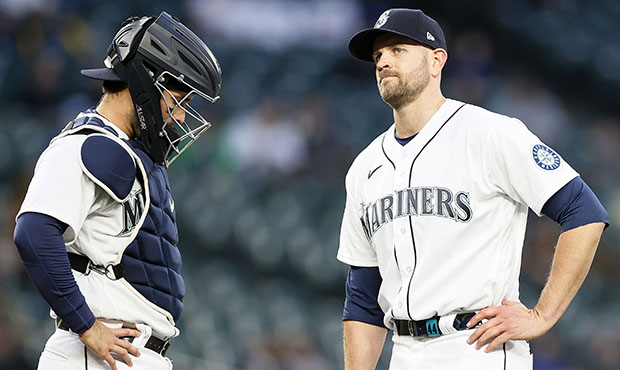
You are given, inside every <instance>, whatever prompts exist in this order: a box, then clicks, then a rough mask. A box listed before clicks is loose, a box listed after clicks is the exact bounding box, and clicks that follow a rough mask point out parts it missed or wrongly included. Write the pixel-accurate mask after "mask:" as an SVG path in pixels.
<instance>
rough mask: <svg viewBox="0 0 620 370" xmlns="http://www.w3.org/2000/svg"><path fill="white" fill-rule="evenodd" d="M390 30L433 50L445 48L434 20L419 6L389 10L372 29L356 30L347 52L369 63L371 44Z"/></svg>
mask: <svg viewBox="0 0 620 370" xmlns="http://www.w3.org/2000/svg"><path fill="white" fill-rule="evenodd" d="M385 33H391V34H394V35H400V36H404V37H407V38H409V39H411V40H414V41H416V42H418V43H420V44H422V45H426V46H428V47H430V48H432V49H444V50H445V51H448V47H447V45H446V38H445V36H444V35H443V31H442V30H441V26H440V25H439V23H437V21H435V20H434V19H433V18H431V17H429V16H428V15H426V14H424V12H423V11H421V10H419V9H388V10H386V11H385V12H383V14H381V16H380V17H379V19H378V20H377V22H376V23H375V26H374V27H373V28H367V29H365V30H361V31H359V32H358V33H356V34H355V35H354V36H353V37H352V38H351V40H350V41H349V52H350V53H351V54H352V55H353V56H354V57H356V58H358V59H361V60H365V61H367V62H372V61H373V60H372V52H373V50H372V46H373V42H374V40H375V37H377V36H378V35H380V34H385Z"/></svg>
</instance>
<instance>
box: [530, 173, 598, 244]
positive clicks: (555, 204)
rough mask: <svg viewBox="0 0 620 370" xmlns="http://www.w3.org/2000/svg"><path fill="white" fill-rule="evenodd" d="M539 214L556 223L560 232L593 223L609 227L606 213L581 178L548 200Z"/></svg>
mask: <svg viewBox="0 0 620 370" xmlns="http://www.w3.org/2000/svg"><path fill="white" fill-rule="evenodd" d="M541 213H542V214H544V215H546V216H549V218H551V219H552V220H553V221H555V222H558V223H559V224H560V225H561V226H562V232H564V231H567V230H570V229H574V228H577V227H579V226H583V225H587V224H590V223H593V222H604V223H605V224H606V225H605V227H607V226H609V215H608V214H607V211H606V210H605V208H603V205H602V204H601V202H600V201H599V200H598V198H597V197H596V195H594V193H593V192H592V189H590V187H589V186H588V185H587V184H586V183H585V182H584V181H583V180H582V179H581V177H576V178H574V179H572V180H571V181H570V182H569V183H568V184H566V185H564V187H562V189H560V190H558V191H557V192H556V193H555V194H554V195H553V196H552V197H551V198H549V200H547V202H546V203H545V205H544V206H543V208H542V212H541Z"/></svg>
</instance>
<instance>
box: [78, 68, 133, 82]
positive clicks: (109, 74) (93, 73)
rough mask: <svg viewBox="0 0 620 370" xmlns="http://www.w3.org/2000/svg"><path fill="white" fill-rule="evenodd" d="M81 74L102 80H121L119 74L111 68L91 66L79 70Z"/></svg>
mask: <svg viewBox="0 0 620 370" xmlns="http://www.w3.org/2000/svg"><path fill="white" fill-rule="evenodd" d="M80 73H81V74H82V76H86V77H88V78H92V79H95V80H103V81H122V80H123V79H121V78H120V76H119V75H117V74H116V72H114V70H113V69H111V68H92V69H83V70H81V71H80Z"/></svg>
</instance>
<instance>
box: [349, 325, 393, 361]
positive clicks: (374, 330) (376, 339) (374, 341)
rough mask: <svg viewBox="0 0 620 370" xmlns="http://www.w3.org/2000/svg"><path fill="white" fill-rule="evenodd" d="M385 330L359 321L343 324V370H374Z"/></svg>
mask: <svg viewBox="0 0 620 370" xmlns="http://www.w3.org/2000/svg"><path fill="white" fill-rule="evenodd" d="M386 334H387V329H386V328H382V327H380V326H375V325H371V324H367V323H365V322H361V321H345V322H344V368H345V370H374V369H375V368H376V367H377V362H378V361H379V357H380V356H381V351H382V350H383V344H384V343H385V336H386Z"/></svg>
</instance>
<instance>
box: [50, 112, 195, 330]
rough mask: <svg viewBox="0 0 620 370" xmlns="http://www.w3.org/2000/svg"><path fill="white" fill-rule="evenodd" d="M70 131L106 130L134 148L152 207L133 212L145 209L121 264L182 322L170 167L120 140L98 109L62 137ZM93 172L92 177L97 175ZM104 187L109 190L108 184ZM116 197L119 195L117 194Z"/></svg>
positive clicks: (182, 290)
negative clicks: (99, 114)
mask: <svg viewBox="0 0 620 370" xmlns="http://www.w3.org/2000/svg"><path fill="white" fill-rule="evenodd" d="M69 134H95V135H101V134H104V135H105V136H107V137H109V138H111V139H113V140H114V141H115V142H117V143H118V144H119V146H121V147H122V148H123V149H124V150H126V151H128V152H129V154H130V155H131V156H132V158H134V160H135V161H136V167H137V173H136V176H137V180H138V181H139V182H140V184H141V185H142V187H143V194H144V196H145V200H144V204H145V205H146V206H145V207H137V208H136V209H133V210H132V212H140V211H141V212H142V214H141V215H139V216H138V215H136V216H137V219H138V218H139V221H138V222H137V225H136V226H139V230H138V231H137V233H135V232H134V233H132V235H133V239H132V240H131V241H130V242H129V244H128V245H127V246H126V248H125V249H124V251H121V252H120V253H122V257H121V258H120V263H119V264H118V265H120V266H122V269H120V270H123V277H122V278H124V279H125V280H126V281H127V282H128V283H129V284H130V285H131V286H132V287H133V288H134V289H135V290H136V291H137V292H138V293H139V294H140V295H142V297H143V298H145V299H147V300H148V301H150V302H151V303H153V304H155V305H157V306H158V307H159V308H161V309H164V310H165V311H167V312H168V313H169V314H170V315H172V318H173V319H174V321H177V320H178V319H179V317H180V316H181V313H182V312H183V297H184V296H185V285H184V282H183V278H182V277H181V274H180V272H181V253H180V252H179V249H178V247H177V243H178V229H177V224H176V215H175V211H174V200H173V199H172V194H171V192H170V184H169V182H168V174H167V171H166V169H165V168H164V167H163V166H162V165H160V164H159V163H155V162H154V161H153V160H152V159H151V158H150V157H149V155H148V154H147V153H146V151H145V149H144V146H143V145H142V143H141V142H140V141H138V140H121V139H119V138H118V137H117V134H116V132H115V131H114V129H112V128H111V127H109V126H107V125H106V124H105V122H104V121H103V120H102V119H100V118H99V117H97V113H96V112H95V111H93V110H90V111H86V112H84V114H83V115H80V116H78V118H76V119H75V120H74V121H72V122H71V123H70V124H69V125H67V127H66V128H65V130H63V133H62V134H61V135H60V136H64V135H69ZM87 140H88V139H87ZM101 154H103V153H100V155H101ZM101 157H102V158H104V157H105V156H103V155H102V156H101ZM138 162H139V163H138ZM109 165H110V166H111V167H112V166H114V165H113V164H109ZM89 176H91V177H92V176H93V175H92V173H91V174H89ZM98 180H99V181H96V182H97V183H101V182H103V183H104V185H105V181H102V180H101V179H98ZM103 188H104V190H106V191H108V189H106V188H105V186H103ZM112 198H113V199H117V198H116V197H114V196H113V195H112ZM139 208H143V209H139ZM144 210H146V214H144ZM118 265H117V266H115V267H118ZM115 271H116V270H115ZM117 278H118V276H117Z"/></svg>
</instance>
